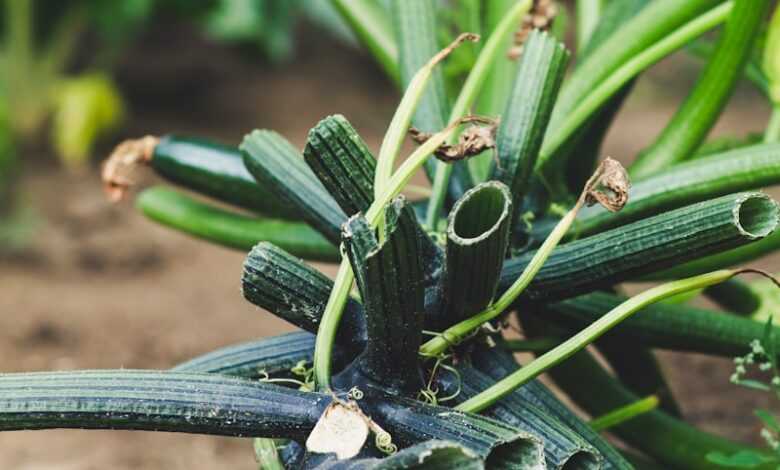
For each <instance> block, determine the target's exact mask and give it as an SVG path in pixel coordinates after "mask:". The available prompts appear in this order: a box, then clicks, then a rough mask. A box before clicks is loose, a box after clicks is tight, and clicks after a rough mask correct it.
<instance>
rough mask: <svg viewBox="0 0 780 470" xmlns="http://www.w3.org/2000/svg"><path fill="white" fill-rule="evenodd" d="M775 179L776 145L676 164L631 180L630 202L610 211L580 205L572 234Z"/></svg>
mask: <svg viewBox="0 0 780 470" xmlns="http://www.w3.org/2000/svg"><path fill="white" fill-rule="evenodd" d="M778 183H780V145H779V144H759V145H753V146H750V147H744V148H739V149H735V150H730V151H727V152H724V153H721V154H718V155H713V156H709V157H707V158H703V159H697V160H693V161H691V162H687V163H683V164H680V165H676V166H674V167H672V168H669V169H667V170H665V171H663V172H661V173H657V174H654V175H652V176H650V177H648V178H645V179H642V180H639V181H636V182H634V184H633V185H632V187H631V192H630V197H629V198H630V202H629V204H627V205H626V206H625V207H624V208H623V209H622V210H621V211H620V212H617V213H613V212H608V211H606V210H604V209H603V208H602V207H601V206H593V207H586V208H584V209H583V210H582V211H581V212H580V214H579V215H578V216H577V222H576V225H575V227H576V233H577V235H578V236H580V237H587V236H589V235H592V234H594V233H598V232H601V231H603V230H607V229H610V228H613V227H617V226H620V225H623V224H625V223H628V222H633V221H635V220H639V219H642V218H645V217H648V216H653V215H656V214H659V213H661V212H665V211H668V210H671V209H676V208H678V207H682V206H684V205H687V204H691V203H694V202H700V201H704V200H707V199H712V198H714V197H718V196H723V195H725V194H730V193H733V192H737V191H745V190H750V189H759V188H762V187H765V186H769V185H773V184H778Z"/></svg>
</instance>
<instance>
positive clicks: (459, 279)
mask: <svg viewBox="0 0 780 470" xmlns="http://www.w3.org/2000/svg"><path fill="white" fill-rule="evenodd" d="M333 3H334V5H335V6H336V7H337V10H338V11H339V12H340V14H342V15H343V17H344V19H345V21H346V23H347V24H349V25H350V26H351V27H352V28H353V30H354V33H355V36H356V37H357V38H359V40H360V41H361V42H363V43H364V44H365V46H366V49H367V50H368V51H370V52H371V53H372V54H374V55H375V56H376V57H377V60H378V61H379V62H380V63H381V64H382V65H383V69H384V70H387V71H388V73H389V74H391V75H392V74H395V73H397V77H398V80H399V82H400V83H401V84H402V86H403V89H404V91H403V95H402V98H401V101H400V103H399V105H398V108H397V109H396V111H395V114H394V115H393V118H392V120H391V122H390V124H389V125H388V129H387V132H386V134H385V136H384V139H383V141H382V144H381V146H380V148H379V149H378V152H376V156H375V154H374V153H373V152H372V150H371V149H370V148H369V146H368V145H367V144H366V143H365V142H364V141H363V139H362V138H361V137H360V135H359V133H358V131H357V129H356V128H355V127H354V126H353V125H352V124H351V123H350V122H349V121H348V119H347V118H346V117H344V116H342V115H339V114H335V115H332V116H327V117H325V118H324V119H322V120H321V121H320V122H319V123H316V125H314V126H313V127H312V129H311V131H310V133H309V136H308V139H307V142H306V145H305V147H304V148H303V150H302V151H299V150H298V149H297V148H295V146H293V145H292V144H290V143H289V142H288V141H287V140H286V139H285V138H284V137H283V136H282V135H280V134H278V133H276V132H274V131H271V130H254V131H252V132H250V133H249V134H247V135H246V137H245V138H244V140H243V141H242V142H241V144H240V145H239V146H237V147H231V146H223V145H218V144H214V143H210V142H205V141H202V140H199V139H193V138H187V137H180V136H164V137H161V138H158V137H154V136H147V137H144V138H142V139H138V140H132V141H128V142H125V143H123V144H121V145H120V146H119V147H117V149H116V150H115V152H114V153H113V154H112V155H111V157H110V158H109V160H108V161H107V162H106V164H105V166H104V173H103V177H104V181H105V184H106V188H107V190H108V192H109V195H110V196H111V197H112V198H114V199H118V198H120V197H121V196H122V195H123V194H124V193H125V191H126V190H127V188H128V187H129V186H130V185H132V183H133V180H134V175H133V172H134V171H135V169H136V168H138V167H139V166H143V165H146V166H149V167H151V168H152V169H153V170H154V171H155V172H156V173H158V174H159V175H161V176H162V177H164V178H166V179H168V180H170V181H171V182H173V183H175V184H177V185H179V186H182V187H184V188H186V189H188V190H191V191H195V192H198V193H200V194H202V195H204V196H206V197H209V198H212V199H214V200H216V201H219V202H221V203H224V204H227V205H229V206H233V207H235V208H236V209H241V212H239V211H234V210H231V209H228V208H223V206H220V207H218V206H215V205H211V204H209V203H208V202H204V201H201V200H199V199H193V198H191V197H190V196H188V195H185V194H184V193H180V192H177V191H176V190H173V189H169V188H165V187H155V188H150V189H147V190H145V191H144V192H143V193H141V195H140V196H139V197H138V199H137V202H138V205H139V207H140V209H141V210H142V211H143V212H144V213H146V214H147V215H149V216H150V217H151V218H153V219H154V220H156V221H158V222H160V223H163V224H165V225H168V226H171V227H173V228H176V229H178V230H180V231H183V232H186V233H189V234H192V235H194V236H197V237H200V238H204V239H207V240H210V241H212V242H215V243H219V244H222V245H225V246H229V247H233V248H237V249H242V250H247V251H248V255H247V258H246V261H245V263H244V266H243V273H242V275H241V286H242V292H243V295H244V297H245V298H246V299H247V300H248V301H249V302H251V303H253V304H255V305H257V306H259V307H262V308H263V309H265V310H267V311H269V312H271V313H273V314H274V315H277V316H278V317H280V318H283V319H285V320H287V321H288V322H290V323H292V324H293V325H295V326H297V327H299V328H300V329H301V330H303V331H301V332H295V333H290V334H287V335H282V336H277V337H274V338H268V339H262V340H258V341H254V342H250V343H246V344H239V345H234V346H228V347H226V348H224V349H220V350H218V351H214V352H211V353H207V354H205V355H203V356H200V357H197V358H194V359H192V360H190V361H188V362H186V363H183V364H180V365H178V366H176V367H174V368H172V369H171V370H168V371H143V370H108V371H83V372H50V373H33V374H3V375H0V430H19V429H47V428H86V429H117V428H119V429H140V430H162V431H175V432H189V433H204V434H215V435H227V436H236V437H252V438H256V440H255V445H254V448H255V454H256V457H257V459H258V461H259V463H260V465H261V467H262V468H519V469H544V468H552V469H562V468H565V469H598V468H618V469H629V468H676V469H691V468H696V469H699V468H705V469H706V468H745V466H744V465H743V462H739V461H734V460H732V459H729V458H725V457H724V458H721V459H718V458H714V459H713V458H712V456H713V455H715V456H732V455H740V454H739V453H740V452H743V453H744V452H747V453H749V454H750V455H752V456H758V457H757V458H755V459H754V463H755V465H754V466H753V467H750V468H774V467H770V466H769V465H771V462H773V461H774V457H773V455H772V454H771V453H769V452H766V451H762V450H760V449H753V448H750V447H749V446H747V445H744V444H740V443H737V442H733V441H731V440H728V439H724V438H721V437H718V436H714V435H711V434H709V433H706V432H704V431H701V430H698V429H696V428H694V427H692V426H690V425H689V424H687V423H685V421H684V420H683V419H682V418H681V416H680V411H679V408H678V406H677V404H676V403H675V401H674V397H673V396H672V395H671V393H670V392H669V387H668V384H667V383H666V380H665V378H664V376H663V374H662V372H661V371H660V369H659V368H658V366H657V363H656V362H655V357H654V356H653V352H652V350H653V349H655V348H665V349H678V350H683V351H694V352H701V353H708V354H714V355H735V354H737V355H740V354H746V353H747V352H749V351H746V348H747V346H746V345H747V344H748V343H749V338H755V337H757V336H760V334H761V331H764V330H763V329H764V328H765V326H764V323H762V322H758V321H756V320H754V319H751V318H747V317H746V316H745V315H746V313H744V312H735V313H728V312H716V311H713V310H703V309H694V308H691V307H688V306H686V305H684V304H680V303H674V302H671V301H669V302H665V303H659V302H660V301H662V300H664V299H670V298H673V297H674V298H679V297H678V296H679V295H681V294H685V293H689V292H698V291H700V290H702V289H707V292H708V295H713V297H716V298H718V299H720V300H721V301H722V302H723V303H724V304H727V305H732V306H733V305H737V306H744V307H746V308H745V309H744V310H748V308H747V304H745V305H743V302H742V300H743V299H746V298H748V299H749V298H750V297H749V296H750V292H751V290H750V289H749V287H745V286H744V285H742V284H740V283H736V282H735V276H737V275H739V274H743V273H758V274H761V275H763V276H764V277H766V278H767V279H768V280H769V281H770V282H772V283H773V286H774V287H773V289H776V288H777V286H776V284H777V281H776V280H774V278H772V277H771V275H769V274H767V273H765V272H763V271H756V270H752V269H746V268H739V267H736V268H735V267H734V266H739V265H740V264H742V263H744V262H746V261H749V260H751V259H753V258H755V257H758V256H760V255H763V254H766V253H769V252H772V251H774V250H775V249H777V248H778V245H779V244H780V237H779V236H778V233H780V232H777V231H776V229H777V225H778V222H779V221H778V205H777V203H776V202H775V201H774V200H773V199H771V198H770V197H769V196H767V195H765V194H763V193H761V192H758V191H757V190H758V189H760V188H761V187H764V186H769V185H774V184H777V183H778V182H780V146H778V144H777V143H774V142H772V140H773V139H771V138H769V139H767V140H768V142H766V143H759V144H755V145H750V146H737V147H736V148H732V149H729V150H728V151H726V152H721V153H720V154H718V155H711V154H707V155H701V154H699V153H697V151H698V149H699V148H700V147H701V145H702V143H703V142H704V140H705V139H706V137H707V134H708V132H709V130H710V128H711V127H712V125H713V124H714V122H715V121H716V118H717V117H718V115H719V114H720V113H721V112H722V110H723V107H724V104H725V103H726V101H727V100H728V98H729V95H730V93H731V91H732V90H733V86H734V83H735V82H736V81H737V80H738V79H739V77H740V76H741V73H742V70H743V68H744V66H745V63H746V61H747V60H746V58H747V57H748V55H749V54H752V53H753V51H754V47H756V46H755V44H754V43H755V36H756V31H758V30H759V26H761V25H762V24H763V22H764V21H765V20H766V16H767V10H768V8H769V4H770V2H769V1H768V0H733V1H718V0H689V1H686V2H679V1H677V0H653V1H647V0H632V1H630V2H622V1H621V2H608V3H604V4H603V5H602V2H599V1H593V0H580V1H579V2H578V8H577V16H576V18H575V20H576V25H577V27H578V28H579V31H578V36H577V37H578V44H577V49H578V57H577V62H576V65H573V66H572V65H571V62H570V53H569V52H568V51H567V49H566V47H565V46H564V45H563V44H562V43H561V42H560V41H559V39H557V38H556V37H555V35H554V34H553V33H552V32H549V31H544V30H543V29H545V28H548V27H550V26H551V24H553V23H554V22H555V11H556V8H555V6H554V5H552V2H549V1H531V0H519V1H509V0H503V1H501V0H496V1H490V0H485V1H484V2H479V1H465V0H463V1H460V2H457V7H458V8H462V9H463V11H464V13H463V14H462V15H451V14H450V15H447V16H445V17H442V16H441V14H439V13H441V12H440V11H439V10H437V8H436V6H437V2H435V1H433V0H430V1H429V0H395V1H393V2H387V4H386V2H380V1H374V0H355V1H339V0H334V2H333ZM558 8H562V6H561V5H558ZM446 21H455V24H456V25H457V26H458V27H459V29H466V28H465V27H463V26H464V24H466V23H467V24H468V26H469V27H470V28H471V27H473V29H474V30H475V31H478V32H479V33H480V34H481V38H480V36H478V35H477V34H474V33H463V34H460V35H458V36H457V37H455V38H454V39H453V38H451V37H446V36H447V35H446V34H445V35H442V31H448V28H444V27H442V25H443V24H445V23H446ZM722 23H723V26H722V30H721V33H720V36H719V39H718V42H717V44H716V45H715V49H714V51H713V52H712V53H711V54H710V55H709V58H708V63H707V65H706V67H705V69H704V71H703V72H702V75H701V76H700V77H699V79H698V81H697V83H696V85H695V86H694V88H693V90H692V91H691V93H690V95H689V96H688V98H687V99H686V100H685V102H684V103H683V104H682V106H681V108H680V109H679V111H678V112H677V113H676V114H675V116H674V117H673V118H672V119H671V120H670V122H669V125H668V126H667V127H666V128H665V130H664V131H663V132H662V133H661V135H660V136H659V138H658V139H657V141H656V142H654V143H653V144H652V145H651V146H650V147H649V148H648V149H647V150H646V151H644V152H642V154H641V156H640V158H639V159H638V160H637V161H638V163H637V166H632V167H631V168H630V169H629V170H628V171H626V170H625V169H624V168H623V167H622V166H621V164H620V163H618V162H616V161H614V160H612V159H609V158H606V159H600V158H598V157H599V153H600V152H599V147H600V145H601V142H602V141H603V138H604V135H605V133H606V130H607V129H608V128H609V126H610V122H611V120H612V119H613V118H614V116H615V113H616V111H617V110H618V109H619V108H620V105H621V103H622V101H623V100H624V98H625V96H626V95H627V94H628V93H629V92H630V90H631V86H632V83H633V81H634V80H635V79H636V77H637V76H638V75H639V74H640V73H641V72H642V71H643V70H645V69H646V68H647V67H649V66H650V65H652V64H653V63H655V62H656V61H658V60H660V59H661V58H663V57H665V56H666V55H668V54H670V53H672V52H674V51H675V50H677V49H679V48H681V47H682V46H684V45H685V44H686V43H688V42H690V41H692V40H693V39H695V38H696V37H698V36H700V35H701V34H703V33H704V32H706V31H708V30H709V29H712V28H714V27H716V26H718V25H720V24H722ZM442 36H445V37H446V41H445V43H446V46H445V47H443V48H442V44H441V43H440V41H441V40H442ZM459 47H460V48H465V47H470V48H472V49H471V52H470V53H468V54H460V55H459V56H458V60H459V61H461V62H463V61H465V62H466V63H467V65H468V66H467V67H465V69H464V68H462V67H461V68H460V69H459V70H467V73H466V75H465V78H463V77H462V76H461V75H459V74H443V73H442V70H441V69H440V66H439V65H438V64H439V63H441V62H446V61H447V60H448V59H447V57H448V56H449V55H451V54H453V53H454V51H456V50H458V48H459ZM767 47H769V46H767ZM509 52H511V54H509V55H510V56H511V57H512V58H509V57H508V53H509ZM461 65H462V63H461ZM570 68H571V69H572V71H571V73H570V74H569V75H568V77H566V72H567V70H568V69H570ZM459 77H460V78H463V80H462V83H458V82H457V80H458V78H459ZM471 110H474V112H476V113H478V114H476V115H475V114H471ZM772 122H773V123H772V124H770V125H769V129H768V130H767V135H768V136H770V137H771V135H772V134H773V133H774V132H775V130H774V129H773V126H775V125H776V123H774V120H772ZM407 134H411V136H412V138H413V140H414V141H415V142H417V144H418V146H417V147H416V148H415V149H414V150H413V151H412V153H411V154H410V155H408V156H407V157H406V158H405V159H403V161H402V162H400V165H396V160H398V156H399V154H400V152H401V149H402V144H403V142H404V140H405V139H406V137H407ZM420 168H425V171H427V172H428V175H429V177H430V179H431V183H432V189H431V190H430V193H429V194H427V197H423V198H421V199H417V200H411V194H412V193H411V191H406V193H407V194H409V199H407V197H406V196H404V194H403V193H404V190H405V189H409V188H408V187H407V183H408V181H409V179H410V178H411V176H412V175H413V174H414V173H415V172H416V171H417V170H418V169H420ZM629 174H633V175H634V179H635V181H634V182H633V187H631V185H632V182H630V181H629ZM415 194H416V193H415ZM301 258H304V259H309V260H320V261H333V262H339V263H340V265H339V270H338V274H337V275H336V277H335V279H333V280H331V279H329V278H328V277H326V276H324V275H323V274H322V273H320V272H319V271H318V270H317V269H315V268H314V267H312V266H310V265H308V264H306V263H305V262H304V261H303V260H302V259H301ZM642 279H658V280H663V281H664V282H663V283H661V284H658V285H656V286H654V287H652V288H650V289H647V290H646V291H644V292H641V293H640V294H638V295H636V296H633V297H630V298H625V297H622V296H620V295H619V294H618V292H617V290H616V287H617V286H619V285H620V284H621V283H623V282H628V281H632V280H642ZM353 284H356V289H353ZM733 286H737V287H733ZM713 293H714V294H713ZM740 296H741V297H740ZM750 305H753V306H755V305H757V303H755V302H754V303H751V304H750ZM513 313H516V319H517V320H518V322H519V323H520V324H521V325H522V329H523V334H524V339H522V340H518V339H505V338H504V336H505V335H504V332H506V331H508V329H509V328H510V325H511V323H510V322H509V320H510V319H509V316H510V315H512V314H513ZM748 313H749V312H748ZM768 328H775V327H773V326H771V325H770V326H769V327H768ZM587 346H593V347H594V348H597V349H598V350H599V351H600V352H601V353H602V355H603V358H604V359H605V360H606V361H607V362H608V363H609V364H610V365H611V366H612V369H613V370H614V372H615V374H614V375H613V374H610V373H608V372H607V371H606V370H605V369H604V368H603V367H602V365H601V363H599V362H597V361H595V360H594V359H593V357H592V356H591V353H590V351H589V350H588V349H586V347H587ZM771 350H772V351H774V348H772V349H771ZM513 351H531V352H534V353H536V354H537V355H538V357H537V358H536V359H535V360H533V361H530V362H529V363H527V364H525V365H523V367H519V366H518V364H517V362H516V361H515V359H514V358H513V356H512V354H511V353H512V352H513ZM548 371H549V372H550V373H551V374H552V376H553V378H554V379H555V380H556V382H557V383H558V384H559V385H560V386H561V388H562V389H563V391H564V392H565V393H567V394H568V395H569V397H571V398H572V399H573V400H574V401H575V402H576V403H578V404H579V405H580V406H581V407H582V408H583V409H584V410H585V411H587V412H588V413H589V414H590V415H591V416H592V417H593V418H595V419H594V420H593V421H592V422H586V421H584V420H583V419H582V418H580V417H579V415H577V414H575V413H574V412H573V411H572V410H571V409H570V408H569V407H568V406H567V405H565V404H564V403H562V402H561V401H559V399H558V398H557V397H556V396H555V395H554V394H553V393H552V392H551V391H550V390H549V389H548V388H547V387H546V386H545V385H543V384H542V382H540V381H538V380H537V377H538V376H539V375H540V374H543V373H545V372H548ZM604 432H606V433H609V434H613V435H615V436H617V437H619V438H620V439H622V441H623V442H625V443H626V444H627V445H628V446H629V448H627V447H620V448H619V449H618V448H616V447H614V446H613V445H612V444H611V441H609V440H607V439H606V438H605V437H604V435H603V434H602V433H604ZM742 455H745V454H742ZM762 455H763V456H764V457H765V458H762V457H761V456H762Z"/></svg>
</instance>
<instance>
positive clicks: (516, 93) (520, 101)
mask: <svg viewBox="0 0 780 470" xmlns="http://www.w3.org/2000/svg"><path fill="white" fill-rule="evenodd" d="M568 59H569V53H568V51H567V50H566V48H565V46H564V45H563V44H561V43H560V42H558V40H557V39H555V38H554V37H552V36H550V35H549V34H547V33H544V32H539V31H533V32H532V33H531V35H530V36H529V38H528V40H527V42H526V43H525V44H524V46H523V55H522V57H521V58H520V64H519V66H518V69H517V75H516V76H515V81H514V84H513V87H512V92H511V94H510V96H509V98H508V100H507V103H506V108H504V112H503V114H502V115H501V123H500V125H499V127H498V133H497V135H496V148H497V149H498V150H497V151H498V162H494V163H493V164H492V166H491V170H490V174H491V177H490V179H494V180H499V181H501V182H503V183H504V184H506V185H507V186H508V187H509V188H511V192H512V195H513V201H512V202H513V203H514V204H515V207H518V206H519V204H520V202H521V200H522V199H523V198H524V196H525V194H526V191H527V189H528V181H529V178H530V176H531V172H532V171H533V168H534V165H535V164H536V159H537V156H538V155H539V149H540V148H541V146H542V139H543V138H544V133H545V130H546V129H547V124H548V122H549V120H550V115H551V113H552V110H553V105H554V104H555V99H556V97H557V95H558V89H559V88H560V85H561V82H562V81H563V76H564V74H565V73H566V65H567V64H568Z"/></svg>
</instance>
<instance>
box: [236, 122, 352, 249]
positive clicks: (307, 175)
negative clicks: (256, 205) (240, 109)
mask: <svg viewBox="0 0 780 470" xmlns="http://www.w3.org/2000/svg"><path fill="white" fill-rule="evenodd" d="M239 148H240V149H241V153H242V154H243V158H244V165H245V166H246V169H247V170H249V173H251V174H252V176H254V177H255V179H256V180H257V182H258V184H260V185H265V186H267V187H268V188H272V190H273V191H274V192H275V193H276V194H277V195H278V197H279V198H280V199H283V200H285V201H287V202H288V203H289V204H290V205H292V206H294V207H296V208H297V209H298V210H299V211H300V213H301V217H302V218H303V219H304V220H306V221H307V222H309V224H310V225H311V226H312V227H314V228H315V229H316V230H317V231H319V232H320V233H321V234H322V235H323V236H324V237H325V238H327V239H328V240H330V241H331V242H332V243H333V244H334V245H338V244H339V243H340V242H341V225H342V224H343V223H344V222H346V220H347V216H346V214H344V211H342V210H341V208H340V207H339V205H338V203H337V202H336V201H335V200H334V199H333V197H332V196H331V195H330V194H329V193H328V191H327V189H325V187H324V186H323V185H322V183H320V182H319V180H317V177H316V176H315V175H314V172H312V170H311V169H310V168H309V167H308V166H307V165H306V162H305V161H304V160H303V157H302V156H301V154H300V153H299V152H298V151H297V150H296V149H295V147H293V146H292V144H290V143H289V142H288V141H287V140H285V139H284V137H282V136H280V135H279V134H277V133H276V132H273V131H268V130H255V131H253V132H251V133H250V134H248V135H247V136H246V137H244V141H243V142H242V143H241V146H240V147H239Z"/></svg>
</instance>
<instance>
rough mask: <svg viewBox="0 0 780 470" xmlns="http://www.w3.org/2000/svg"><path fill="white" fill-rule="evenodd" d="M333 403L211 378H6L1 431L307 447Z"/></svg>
mask: <svg viewBox="0 0 780 470" xmlns="http://www.w3.org/2000/svg"><path fill="white" fill-rule="evenodd" d="M330 401H331V398H330V397H329V396H327V395H320V394H314V393H303V392H298V391H295V390H291V389H288V388H283V387H277V386H275V385H268V384H263V383H259V382H256V381H249V380H245V379H237V378H231V377H225V376H219V375H214V374H194V373H184V372H160V371H136V370H117V371H111V370H107V371H79V372H39V373H24V374H2V375H0V430H2V431H11V430H20V429H25V430H27V429H53V428H77V429H130V430H145V431H170V432H186V433H198V434H213V435H222V436H242V437H285V438H295V439H305V438H306V436H307V435H308V433H309V431H311V429H312V428H313V427H314V424H315V423H316V422H317V419H318V418H319V416H320V414H322V412H323V411H324V409H325V407H326V406H327V405H328V403H330Z"/></svg>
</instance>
